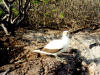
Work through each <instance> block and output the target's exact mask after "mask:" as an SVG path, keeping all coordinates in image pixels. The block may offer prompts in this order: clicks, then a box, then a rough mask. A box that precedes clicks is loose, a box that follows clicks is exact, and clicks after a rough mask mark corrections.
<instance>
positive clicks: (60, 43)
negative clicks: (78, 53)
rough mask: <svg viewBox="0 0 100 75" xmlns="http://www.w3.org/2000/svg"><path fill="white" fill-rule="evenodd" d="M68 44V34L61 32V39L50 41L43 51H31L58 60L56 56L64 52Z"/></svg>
mask: <svg viewBox="0 0 100 75" xmlns="http://www.w3.org/2000/svg"><path fill="white" fill-rule="evenodd" d="M69 43H70V38H69V32H68V31H63V34H62V38H61V39H56V40H52V41H50V42H49V43H48V44H47V45H46V46H45V47H44V48H43V49H41V50H33V52H37V53H40V54H46V55H53V56H55V57H57V58H58V56H57V55H58V54H60V53H62V52H66V50H67V48H68V45H69Z"/></svg>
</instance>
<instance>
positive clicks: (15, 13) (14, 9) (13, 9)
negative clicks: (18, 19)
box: [12, 8, 19, 16]
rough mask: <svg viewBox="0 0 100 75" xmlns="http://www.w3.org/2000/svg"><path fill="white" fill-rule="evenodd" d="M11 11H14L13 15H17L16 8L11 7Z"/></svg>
mask: <svg viewBox="0 0 100 75" xmlns="http://www.w3.org/2000/svg"><path fill="white" fill-rule="evenodd" d="M12 12H13V13H14V16H17V15H18V13H19V12H18V10H17V9H16V8H12Z"/></svg>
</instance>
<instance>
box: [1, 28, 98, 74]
mask: <svg viewBox="0 0 100 75" xmlns="http://www.w3.org/2000/svg"><path fill="white" fill-rule="evenodd" d="M98 31H99V30H98ZM30 32H31V33H30ZM61 32H62V31H59V30H50V29H40V30H38V31H34V30H27V29H25V28H18V30H17V31H16V37H12V36H3V34H4V33H3V32H2V31H1V32H0V34H1V36H0V37H1V38H0V57H1V58H0V59H1V60H0V61H1V62H0V66H1V67H0V75H2V74H4V73H5V75H82V74H85V72H86V69H83V67H82V65H81V62H82V59H81V58H80V52H79V51H78V50H75V49H72V48H69V49H68V52H66V53H63V54H62V55H60V57H61V58H65V59H66V61H65V62H63V63H62V62H60V61H58V60H56V59H55V57H52V56H44V57H41V56H40V55H39V54H37V53H32V51H31V50H34V49H37V48H41V47H43V46H44V45H45V44H47V43H48V41H50V40H52V37H53V38H59V37H60V36H59V35H57V33H59V34H61ZM51 34H54V35H56V37H54V36H53V35H52V36H50V35H51ZM44 35H45V36H46V37H45V38H46V39H47V40H45V39H44V38H43V37H42V36H44ZM49 37H50V38H49ZM41 38H42V39H41Z"/></svg>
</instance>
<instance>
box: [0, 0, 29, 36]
mask: <svg viewBox="0 0 100 75" xmlns="http://www.w3.org/2000/svg"><path fill="white" fill-rule="evenodd" d="M29 4H30V0H18V1H17V0H0V9H1V10H0V15H2V14H3V12H4V15H2V16H1V17H0V24H1V27H2V28H3V29H4V31H5V33H6V35H9V33H8V31H10V32H11V34H12V35H14V31H15V27H16V26H18V24H19V23H20V22H22V21H23V19H24V18H25V15H26V12H27V10H28V8H29Z"/></svg>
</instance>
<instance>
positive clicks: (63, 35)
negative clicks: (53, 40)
mask: <svg viewBox="0 0 100 75" xmlns="http://www.w3.org/2000/svg"><path fill="white" fill-rule="evenodd" d="M66 36H67V37H69V38H71V37H72V35H71V34H70V32H69V31H63V34H62V37H66Z"/></svg>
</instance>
